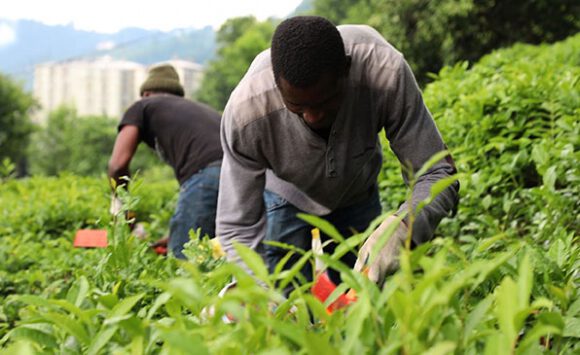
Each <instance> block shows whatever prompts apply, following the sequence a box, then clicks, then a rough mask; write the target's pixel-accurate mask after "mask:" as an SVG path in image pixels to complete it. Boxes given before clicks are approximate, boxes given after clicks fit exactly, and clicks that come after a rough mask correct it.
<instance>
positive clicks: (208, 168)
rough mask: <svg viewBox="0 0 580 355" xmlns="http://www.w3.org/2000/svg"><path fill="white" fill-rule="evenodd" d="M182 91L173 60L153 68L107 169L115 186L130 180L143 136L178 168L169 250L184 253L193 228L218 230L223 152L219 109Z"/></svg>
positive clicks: (125, 117) (128, 114) (126, 118)
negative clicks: (185, 94)
mask: <svg viewBox="0 0 580 355" xmlns="http://www.w3.org/2000/svg"><path fill="white" fill-rule="evenodd" d="M183 95H184V91H183V87H182V86H181V84H180V83H179V76H178V75H177V72H176V71H175V69H174V68H173V67H172V66H170V65H161V66H157V67H154V68H152V69H151V70H150V71H149V76H148V78H147V80H145V82H144V83H143V85H142V86H141V97H142V98H141V100H139V101H137V102H135V103H134V104H133V105H132V106H131V107H129V109H128V110H127V111H126V112H125V114H124V115H123V118H122V119H121V122H120V124H119V127H118V130H119V133H118V135H117V139H116V141H115V146H114V148H113V153H112V155H111V159H110V161H109V169H108V173H109V178H111V179H113V180H114V181H115V183H116V186H120V185H123V184H125V185H126V180H124V179H122V177H124V176H130V171H129V164H130V163H131V159H132V158H133V156H134V154H135V151H136V149H137V146H138V145H139V143H140V142H142V141H143V142H145V143H146V144H147V145H148V146H149V147H151V148H152V149H154V150H155V151H156V152H157V153H158V155H159V157H160V158H161V159H163V161H165V162H166V163H167V164H169V165H170V166H171V167H172V168H173V171H174V173H175V177H176V178H177V180H178V181H179V185H180V192H179V199H178V201H177V207H176V210H175V213H174V215H173V217H172V218H171V223H170V232H169V250H170V251H171V252H172V253H173V255H174V256H176V257H177V258H182V259H183V258H185V257H184V255H183V253H182V249H183V244H184V243H186V242H187V241H188V240H189V230H190V229H193V230H197V229H198V228H201V233H202V235H203V234H208V235H209V236H210V237H213V236H214V235H215V214H216V204H217V195H218V186H219V175H220V168H221V159H222V155H223V154H222V149H221V145H220V137H219V127H220V119H221V116H220V114H219V113H218V112H216V111H214V110H213V109H211V108H209V107H208V106H205V105H202V104H200V103H196V102H193V101H190V100H187V99H184V98H183ZM117 204H118V203H117ZM112 209H114V208H113V206H112Z"/></svg>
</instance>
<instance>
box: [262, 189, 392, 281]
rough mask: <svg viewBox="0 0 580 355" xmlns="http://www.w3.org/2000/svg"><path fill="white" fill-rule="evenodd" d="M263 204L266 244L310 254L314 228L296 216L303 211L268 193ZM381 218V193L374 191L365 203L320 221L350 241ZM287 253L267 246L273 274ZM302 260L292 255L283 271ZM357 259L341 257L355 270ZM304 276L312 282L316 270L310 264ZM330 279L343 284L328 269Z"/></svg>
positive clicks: (331, 246) (330, 249)
mask: <svg viewBox="0 0 580 355" xmlns="http://www.w3.org/2000/svg"><path fill="white" fill-rule="evenodd" d="M264 202H265V204H266V213H267V229H266V237H265V241H276V242H281V243H285V244H290V245H294V246H296V247H298V248H300V249H303V250H310V249H311V246H312V235H311V230H312V228H314V227H312V226H311V225H310V224H308V223H306V222H304V221H303V220H301V219H300V218H298V217H296V214H297V213H299V212H303V211H301V210H299V209H298V208H296V207H295V206H294V205H292V204H290V203H289V202H288V201H286V200H285V199H283V198H282V197H280V196H279V195H277V194H275V193H273V192H271V191H267V190H266V191H265V192H264ZM380 214H381V203H380V201H379V193H378V189H377V188H376V187H375V188H373V189H372V190H371V191H369V194H368V197H367V198H366V199H365V200H363V201H361V202H358V203H356V204H354V205H351V206H348V207H343V208H339V209H337V210H335V211H333V212H331V213H330V214H328V215H326V216H321V217H322V218H324V219H325V220H327V221H328V222H330V223H331V224H332V225H334V226H335V227H336V229H338V231H339V232H340V234H341V235H342V236H343V237H345V238H348V237H349V236H351V235H352V234H353V231H356V232H362V231H364V230H365V229H366V228H367V227H368V226H369V224H370V223H371V222H372V221H373V220H374V219H375V218H377V217H378V216H379V215H380ZM320 237H321V240H322V242H323V243H324V242H325V241H326V240H328V239H329V237H328V236H326V235H324V234H321V235H320ZM335 247H336V243H330V244H329V245H328V246H327V247H325V249H324V252H325V253H329V254H332V253H333V252H334V248H335ZM287 253H288V250H287V249H284V248H278V247H275V246H271V245H267V244H265V245H264V256H265V260H266V263H267V264H268V268H269V270H270V272H273V271H274V269H275V268H276V265H277V264H278V262H279V261H280V260H281V259H282V258H283V257H284V256H285V255H286V254H287ZM300 257H301V255H299V254H294V255H292V257H290V259H289V260H288V262H286V264H285V266H284V269H289V268H291V267H292V266H293V265H294V264H295V263H296V262H297V261H298V260H299V259H300ZM356 257H357V256H356V255H355V254H353V253H347V254H346V255H345V256H343V257H342V259H341V261H342V262H343V263H344V264H346V265H348V266H350V267H353V266H354V263H355V262H356ZM302 275H303V276H304V277H305V278H306V280H307V281H312V276H313V270H312V265H311V264H310V263H306V264H305V266H304V267H303V269H302ZM328 275H329V277H330V279H331V280H332V281H333V282H334V283H335V284H337V285H338V284H339V283H340V282H341V280H340V274H339V272H337V271H335V270H332V269H329V270H328Z"/></svg>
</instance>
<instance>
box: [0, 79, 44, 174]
mask: <svg viewBox="0 0 580 355" xmlns="http://www.w3.org/2000/svg"><path fill="white" fill-rule="evenodd" d="M35 105H36V103H35V101H34V99H33V98H32V96H31V95H30V94H28V93H26V92H24V89H23V88H22V87H21V86H20V85H19V84H18V83H16V82H14V81H13V80H12V79H10V78H9V77H7V76H5V75H3V74H2V73H0V161H3V160H4V159H10V160H11V161H12V162H15V163H17V164H18V170H19V173H20V175H22V174H23V173H24V172H25V171H24V170H25V169H24V167H25V159H26V149H27V146H28V142H29V137H30V134H31V133H32V131H33V126H32V123H31V120H30V115H29V113H30V110H32V109H33V108H34V107H35Z"/></svg>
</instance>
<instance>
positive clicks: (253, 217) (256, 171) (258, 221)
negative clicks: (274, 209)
mask: <svg viewBox="0 0 580 355" xmlns="http://www.w3.org/2000/svg"><path fill="white" fill-rule="evenodd" d="M232 111H234V110H230V109H228V107H226V110H225V111H224V114H223V116H222V125H221V144H222V148H223V151H224V157H223V161H222V168H221V173H220V189H219V197H218V207H217V219H216V234H217V236H218V238H219V240H220V243H221V245H222V247H223V248H224V251H225V252H226V255H227V257H228V259H229V260H230V261H233V262H236V263H240V264H242V263H241V260H240V258H239V256H238V255H237V253H236V252H235V250H234V248H233V243H234V242H237V243H240V244H243V245H246V246H248V247H250V248H252V249H256V248H257V246H258V245H259V243H260V241H261V240H262V238H263V237H264V235H265V226H266V217H265V210H264V200H263V198H264V197H263V194H264V186H265V168H264V167H262V166H261V164H259V163H258V162H256V161H255V160H254V159H253V158H252V157H251V154H250V153H249V152H248V151H247V150H248V148H249V147H251V146H253V143H254V141H253V137H244V136H243V135H242V134H240V128H239V127H237V126H236V123H235V122H234V119H233V113H232ZM242 265H243V264H242Z"/></svg>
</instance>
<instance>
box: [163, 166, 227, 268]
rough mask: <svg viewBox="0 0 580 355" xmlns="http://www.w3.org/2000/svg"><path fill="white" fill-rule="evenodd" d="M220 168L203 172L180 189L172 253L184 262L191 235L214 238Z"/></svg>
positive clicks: (173, 219)
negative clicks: (199, 232)
mask: <svg viewBox="0 0 580 355" xmlns="http://www.w3.org/2000/svg"><path fill="white" fill-rule="evenodd" d="M220 169H221V168H220V166H219V165H217V166H216V165H210V166H209V167H206V168H204V169H201V170H200V171H198V172H197V173H195V174H194V175H192V176H191V177H190V178H189V179H187V180H186V181H185V182H184V183H183V184H182V185H181V187H180V190H179V198H178V200H177V207H176V208H175V213H174V214H173V216H172V217H171V221H170V224H169V245H168V246H169V250H170V251H171V253H172V254H173V255H174V256H175V257H176V258H179V259H185V255H183V253H182V250H183V245H184V244H185V243H187V242H188V241H189V231H190V230H191V229H193V230H194V231H197V229H198V228H201V234H200V235H199V237H201V236H203V235H205V234H207V235H209V236H210V237H214V236H215V218H216V208H217V196H218V188H219V180H220Z"/></svg>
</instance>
